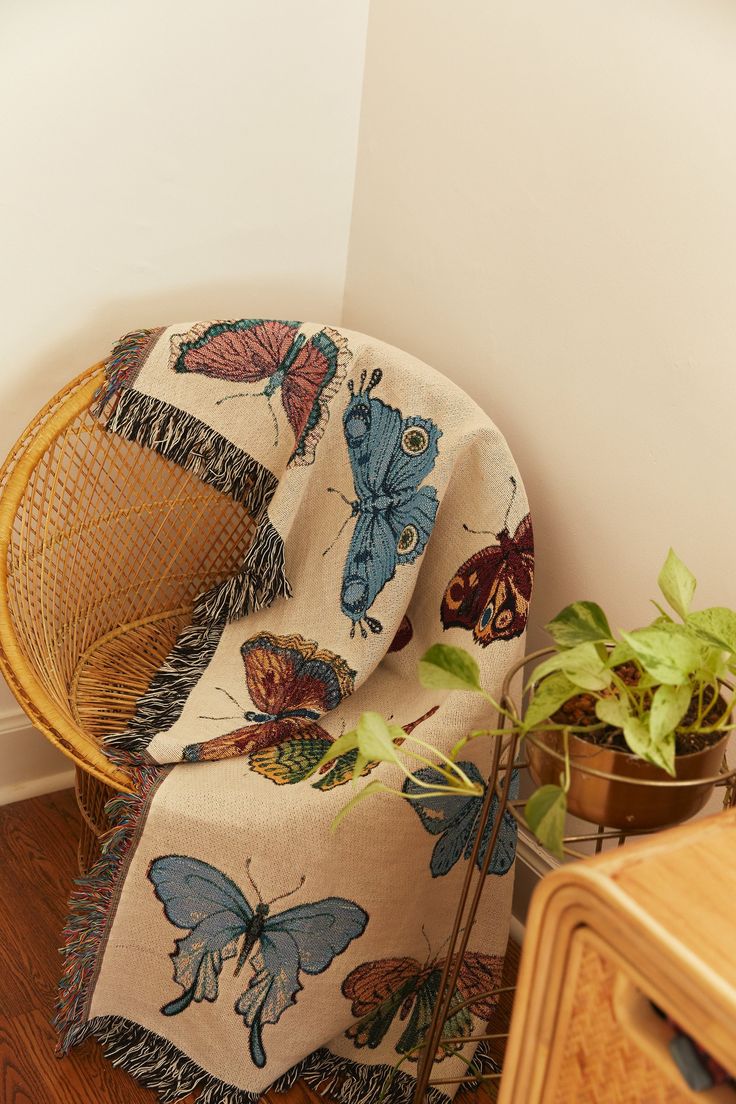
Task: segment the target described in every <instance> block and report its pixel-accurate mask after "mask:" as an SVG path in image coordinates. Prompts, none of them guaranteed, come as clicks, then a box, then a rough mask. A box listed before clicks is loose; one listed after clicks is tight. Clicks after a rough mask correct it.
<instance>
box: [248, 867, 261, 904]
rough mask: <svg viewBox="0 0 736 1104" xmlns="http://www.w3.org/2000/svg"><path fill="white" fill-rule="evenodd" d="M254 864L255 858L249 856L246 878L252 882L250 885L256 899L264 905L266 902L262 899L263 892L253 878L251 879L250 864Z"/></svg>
mask: <svg viewBox="0 0 736 1104" xmlns="http://www.w3.org/2000/svg"><path fill="white" fill-rule="evenodd" d="M252 862H253V856H252V855H249V856H248V858H247V859H246V860H245V876H246V878H247V879H248V881H249V882H250V884H251V885H252V886H253V889H254V890H255V893H256V897H257V898H258V901H259V903H260V904H263V903H264V902H263V898H262V897H261V891H260V889H259V888H258V886H257V885H256V883H255V882H254V881H253V878H252V877H251V873H250V864H251V863H252Z"/></svg>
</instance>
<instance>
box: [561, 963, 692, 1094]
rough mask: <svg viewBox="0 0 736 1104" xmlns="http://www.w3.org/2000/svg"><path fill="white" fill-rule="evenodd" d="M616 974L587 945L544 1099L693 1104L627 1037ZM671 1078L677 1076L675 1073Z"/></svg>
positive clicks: (611, 966)
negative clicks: (617, 1006)
mask: <svg viewBox="0 0 736 1104" xmlns="http://www.w3.org/2000/svg"><path fill="white" fill-rule="evenodd" d="M615 976H616V970H615V967H614V966H613V964H612V963H611V962H610V961H608V960H607V959H605V958H604V957H603V956H602V955H601V954H600V953H599V952H598V951H597V950H596V949H595V948H594V947H592V946H591V945H590V944H589V943H586V944H585V948H584V950H583V953H582V956H581V959H580V965H579V969H578V972H577V977H576V978H574V979H573V978H570V979H569V981H568V982H567V984H570V985H574V986H575V1000H574V1006H573V1008H572V1012H571V1015H570V1018H569V1020H568V1022H567V1024H566V1027H565V1030H564V1037H563V1038H559V1039H556V1040H555V1047H561V1048H563V1053H562V1057H561V1060H560V1061H559V1062H558V1063H557V1068H558V1069H559V1076H558V1077H557V1080H556V1083H555V1085H554V1086H553V1087H551V1092H550V1093H549V1094H547V1093H545V1096H544V1099H545V1101H549V1104H690V1101H691V1099H692V1098H691V1097H690V1096H689V1095H686V1094H684V1093H683V1092H681V1091H680V1089H679V1088H678V1087H677V1085H676V1084H675V1082H674V1081H670V1080H669V1079H667V1078H666V1077H665V1076H664V1075H663V1073H662V1071H661V1070H659V1069H658V1068H657V1067H656V1066H655V1065H654V1063H653V1062H652V1061H651V1059H650V1058H649V1057H648V1056H647V1055H645V1054H644V1053H642V1051H641V1050H639V1049H638V1047H637V1046H636V1044H635V1043H634V1042H633V1041H632V1040H631V1039H629V1038H628V1037H627V1036H626V1035H624V1034H623V1033H622V1031H621V1027H620V1025H619V1024H618V1022H617V1019H616V1016H615V1013H614V1005H613V993H614V982H615ZM673 1076H678V1074H677V1071H675V1070H674V1067H673Z"/></svg>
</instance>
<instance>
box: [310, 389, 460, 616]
mask: <svg viewBox="0 0 736 1104" xmlns="http://www.w3.org/2000/svg"><path fill="white" fill-rule="evenodd" d="M381 376H382V373H381V371H380V369H378V368H377V369H376V370H375V371H374V372H373V374H372V375H371V378H370V381H369V383H368V385H367V386H364V385H365V372H363V373H362V375H361V377H360V387H359V389H358V391H357V393H356V392H355V390H354V388H353V383H352V380H350V381H349V382H348V387H349V389H350V393H351V398H350V401H349V403H348V405H347V408H346V410H345V414H344V415H343V429H344V432H345V440H346V442H347V446H348V454H349V456H350V466H351V468H352V472H353V483H354V485H355V491H356V493H357V496H358V497H357V498H356V499H355V501H353V502H351V501H350V500H349V499H347V498H345V496H344V495H343V496H342V497H343V500H344V501H345V502H346V503H347V505H348V506H349V507H350V510H351V513H350V518H353V517H354V518H356V519H357V521H356V524H355V531H354V532H353V538H352V540H351V542H350V549H349V551H348V556H347V560H346V562H345V570H344V572H343V581H342V591H341V595H340V605H341V608H342V611H343V613H344V614H345V615H346V616H347V617H349V618H350V620H351V621H352V623H353V624H352V628H351V631H350V635H351V636H354V635H355V628H356V625H357V626H358V627H359V628H360V632H361V635H362V636H363V637H366V636H367V635H368V634H367V632H366V628H365V626H366V625H367V626H368V628H369V629H370V630H371V632H374V633H379V632H381V630H382V628H383V626H382V625H381V622H380V621H378V620H377V619H376V618H375V617H370V616H368V610H369V609H370V607H371V606H372V605H373V603H374V601H375V600H376V598H377V596H378V595H379V594H380V593H381V591H382V590H383V588H384V587H385V585H386V583H387V582H389V580H390V579H393V577H394V574H395V572H396V567H397V565H398V564H409V563H413V562H414V560H416V559H417V557H418V556H421V554H422V552H423V551H424V547H425V545H426V543H427V541H428V540H429V535H430V533H431V532H432V527H433V525H434V520H435V516H436V514H437V506H438V501H437V492H436V491H435V489H434V487H419V484H420V483H421V482H422V480H423V479H426V477H427V476H428V475H429V473H430V472H431V470H432V468H433V467H434V462H435V460H436V458H437V442H438V440H439V439H440V437H441V436H442V432H441V430H439V429H438V428H437V426H436V425H435V424H434V422H432V421H430V420H429V419H428V418H419V417H411V418H404V417H402V415H401V413H400V412H399V411H398V410H396V409H395V408H394V407H392V406H387V404H386V403H384V402H381V400H380V399H374V398H372V397H371V391H372V390H373V388H374V387H375V386H376V385H377V384H378V383H380V381H381ZM329 489H330V490H331V491H335V488H334V487H330V488H329ZM335 493H339V492H335ZM350 518H348V519H347V520H346V522H345V524H347V521H349V520H350ZM343 528H344V526H343ZM340 532H342V529H341V530H340ZM339 535H340V534H339V533H338V537H339ZM333 544H334V542H333ZM328 551H329V549H328Z"/></svg>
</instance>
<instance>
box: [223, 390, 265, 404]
mask: <svg viewBox="0 0 736 1104" xmlns="http://www.w3.org/2000/svg"><path fill="white" fill-rule="evenodd" d="M265 394H266V392H265V391H238V392H237V394H235V395H224V396H223V397H222V398H221V399H218V400H217V402H216V403H215V406H219V405H220V403H224V402H229V401H230V399H257V398H260V397H261V395H265Z"/></svg>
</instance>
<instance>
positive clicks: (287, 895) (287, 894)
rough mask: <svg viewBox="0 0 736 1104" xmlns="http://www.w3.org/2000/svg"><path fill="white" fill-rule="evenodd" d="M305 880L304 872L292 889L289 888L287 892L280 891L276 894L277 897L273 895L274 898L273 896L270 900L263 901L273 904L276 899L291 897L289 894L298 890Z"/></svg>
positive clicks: (291, 894)
mask: <svg viewBox="0 0 736 1104" xmlns="http://www.w3.org/2000/svg"><path fill="white" fill-rule="evenodd" d="M306 880H307V875H306V874H302V876H301V880H300V882H299V885H297V886H294V888H293V889H290V890H289V892H288V893H280V894H279V895H278V897H274V898H273V899H272V900H271V901H266V902H265V903H266V904H267V905H275V904H276V902H277V901H283V900H284V899H285V898H286V897H291V896H293V894H294V893H296V892H297V891H298V890H300V889H301V888H302V886H303V885H304V883H305V882H306Z"/></svg>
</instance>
